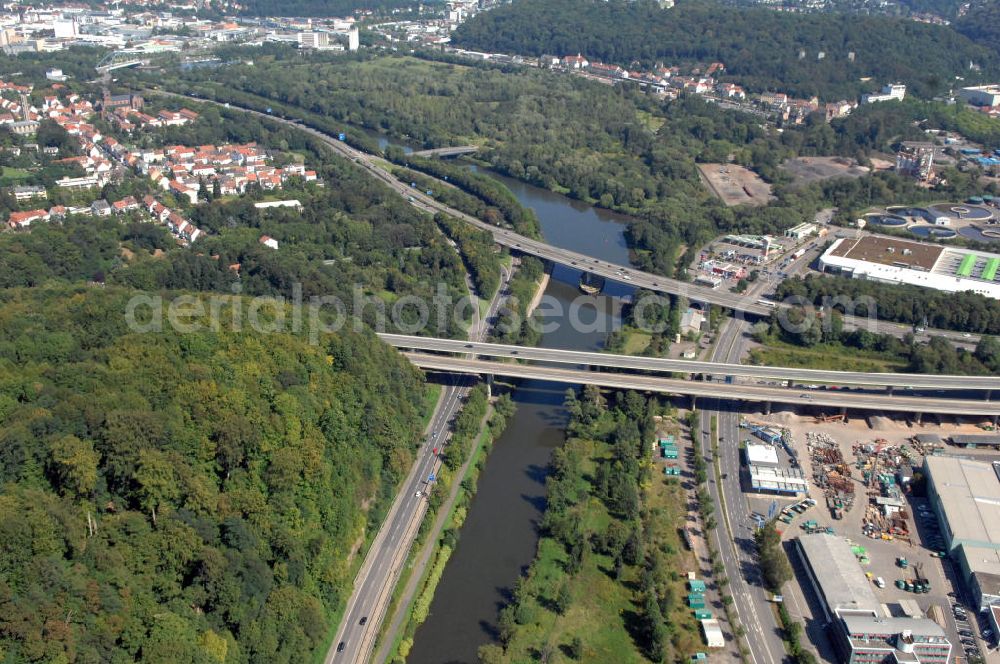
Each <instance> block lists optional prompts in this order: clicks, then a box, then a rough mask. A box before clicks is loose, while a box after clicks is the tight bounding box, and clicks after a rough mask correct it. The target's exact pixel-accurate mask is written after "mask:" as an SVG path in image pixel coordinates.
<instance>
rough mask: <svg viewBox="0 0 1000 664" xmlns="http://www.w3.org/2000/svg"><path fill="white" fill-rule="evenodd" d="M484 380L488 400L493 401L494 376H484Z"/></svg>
mask: <svg viewBox="0 0 1000 664" xmlns="http://www.w3.org/2000/svg"><path fill="white" fill-rule="evenodd" d="M483 379H484V380H485V381H486V398H487V399H492V398H493V381H494V376H493V374H486V375H485V376H483Z"/></svg>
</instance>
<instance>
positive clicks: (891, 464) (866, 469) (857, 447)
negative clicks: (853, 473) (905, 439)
mask: <svg viewBox="0 0 1000 664" xmlns="http://www.w3.org/2000/svg"><path fill="white" fill-rule="evenodd" d="M852 449H853V451H854V457H855V459H856V463H855V468H856V469H857V470H860V471H861V474H862V477H863V480H864V484H865V487H866V493H867V494H868V504H867V506H866V507H865V517H864V522H863V525H862V530H863V531H864V533H865V534H866V535H867V536H868V537H871V538H873V539H886V540H889V539H894V538H900V539H904V540H906V541H909V534H910V529H909V526H908V525H907V513H906V501H905V499H904V498H903V491H902V488H901V487H900V480H901V478H902V477H903V474H902V473H901V472H900V471H901V469H902V468H903V467H904V466H905V467H909V466H910V457H911V451H910V450H909V448H907V446H906V445H890V444H889V443H888V441H886V440H885V439H882V438H879V439H877V440H875V441H874V442H873V443H855V444H854V446H853V448H852Z"/></svg>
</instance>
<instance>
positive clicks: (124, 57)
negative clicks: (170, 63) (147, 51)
mask: <svg viewBox="0 0 1000 664" xmlns="http://www.w3.org/2000/svg"><path fill="white" fill-rule="evenodd" d="M148 62H149V60H148V59H145V58H142V57H141V52H140V51H112V52H111V53H108V54H107V55H105V56H104V57H103V58H101V60H100V62H98V63H97V65H95V67H94V69H96V70H97V72H98V73H99V74H106V73H108V72H110V71H114V70H116V69H125V68H126V67H137V66H139V65H144V64H147V63H148Z"/></svg>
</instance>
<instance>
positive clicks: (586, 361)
mask: <svg viewBox="0 0 1000 664" xmlns="http://www.w3.org/2000/svg"><path fill="white" fill-rule="evenodd" d="M379 336H380V337H381V338H382V340H383V341H385V342H387V343H389V344H392V345H393V346H395V347H397V348H404V349H410V350H420V351H434V352H448V353H475V354H476V355H479V356H488V357H493V358H511V359H520V360H533V361H539V362H549V363H556V364H573V365H589V366H598V367H614V368H618V369H635V370H640V371H659V372H674V373H690V374H711V375H714V376H716V377H720V378H721V377H723V376H727V375H730V376H741V377H746V378H754V379H758V378H772V379H778V380H789V381H796V382H800V383H803V382H804V383H810V384H811V383H824V384H830V385H867V386H878V387H886V386H893V387H899V388H905V387H910V388H924V389H929V390H975V389H982V390H992V389H994V388H1000V381H998V380H997V378H996V376H951V375H928V374H898V373H865V372H860V371H826V370H821V369H799V368H792V367H767V366H751V365H743V364H735V363H722V362H702V361H696V360H673V359H666V358H650V357H640V356H635V355H614V354H611V353H595V352H591V351H572V350H561V349H556V348H533V347H525V346H514V345H508V344H492V343H470V342H464V341H459V340H455V339H438V338H434V337H415V336H408V335H403V334H380V335H379Z"/></svg>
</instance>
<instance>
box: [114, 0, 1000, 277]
mask: <svg viewBox="0 0 1000 664" xmlns="http://www.w3.org/2000/svg"><path fill="white" fill-rule="evenodd" d="M501 9H502V8H501ZM489 13H490V14H492V13H493V12H489ZM768 14H769V15H774V14H773V13H771V12H769V13H768ZM234 57H235V53H234ZM428 57H429V56H428ZM123 76H125V77H133V76H134V77H142V76H144V74H141V73H126V74H123ZM157 82H158V83H159V84H162V85H163V86H164V87H166V88H168V89H174V90H177V91H181V92H191V93H195V94H198V95H202V96H207V97H209V98H214V99H219V100H221V101H231V102H233V103H237V104H248V105H250V106H252V107H254V108H259V109H261V110H263V109H266V108H271V109H272V111H273V112H274V113H275V114H282V115H287V116H291V117H301V118H302V119H303V120H304V121H306V122H307V123H308V124H309V125H311V126H315V127H317V128H318V129H322V130H324V131H327V132H331V133H334V134H335V133H336V132H341V131H343V132H345V139H346V140H347V141H348V142H349V143H352V144H356V145H358V146H360V147H362V148H363V149H366V150H368V151H374V152H378V147H377V146H376V145H374V141H373V140H372V139H371V137H370V136H367V135H366V134H364V133H363V132H360V131H359V130H357V129H352V128H351V127H352V126H354V127H365V128H368V129H372V130H376V131H379V132H383V133H386V134H388V135H390V136H394V137H397V138H400V139H405V140H408V141H411V142H416V143H418V144H421V145H424V146H427V147H438V146H444V145H465V144H475V145H477V146H479V151H478V152H477V154H476V160H477V162H479V163H482V164H485V165H488V166H489V167H490V168H493V169H495V170H497V171H499V172H501V173H504V174H506V175H510V176H512V177H514V178H517V179H520V180H523V181H526V182H530V183H532V184H535V185H537V186H541V187H544V188H546V189H549V190H552V191H555V192H559V193H564V194H566V195H568V196H570V197H573V198H576V199H579V200H581V201H584V202H587V203H590V204H595V205H599V206H602V207H607V208H611V209H615V210H617V211H620V212H623V213H626V214H628V215H630V216H631V217H632V219H631V221H630V223H629V228H628V235H627V238H628V240H629V244H630V247H631V249H632V251H633V260H634V262H635V263H636V264H637V266H639V267H641V268H643V269H645V270H648V271H652V272H657V273H659V274H663V275H666V276H682V271H681V270H679V269H678V267H677V266H678V263H681V264H687V262H688V260H690V259H692V258H693V257H692V256H690V255H685V257H684V260H680V261H679V260H678V259H679V258H680V256H679V254H680V252H681V251H682V250H684V249H685V248H687V251H693V249H691V248H695V247H700V246H703V245H704V244H705V243H706V242H708V241H710V240H711V239H713V238H715V237H717V236H718V235H719V234H720V233H727V232H743V233H752V234H762V233H780V232H781V230H782V229H784V228H787V227H790V226H792V225H794V224H796V223H799V222H801V220H802V219H805V218H811V217H812V216H813V215H814V214H815V213H816V212H817V211H818V210H820V209H821V208H824V207H830V206H836V207H838V208H839V209H840V214H839V216H838V219H839V220H842V221H843V220H853V217H852V215H855V214H856V213H858V212H860V211H862V210H864V209H867V208H869V207H870V206H872V205H887V204H894V203H898V202H899V201H912V202H922V201H926V200H928V199H929V198H931V197H936V198H938V199H941V198H958V199H962V198H964V197H966V196H969V195H973V194H983V193H991V192H994V189H991V188H989V187H985V186H984V185H982V184H981V183H980V182H979V181H978V179H977V178H976V177H975V174H974V173H969V174H964V173H960V172H958V171H957V170H956V169H946V170H945V172H944V173H943V175H944V179H945V181H946V182H947V183H948V184H947V185H945V186H944V188H943V189H941V190H935V191H930V192H929V191H927V190H925V189H922V188H919V187H917V186H916V184H915V183H914V182H913V181H912V180H910V179H907V178H902V177H898V176H896V175H895V174H892V173H877V174H874V175H872V176H868V177H864V178H860V179H857V180H851V179H833V180H826V181H823V182H819V183H814V184H811V185H807V186H790V182H791V180H790V178H789V177H788V175H787V174H785V173H784V171H782V169H781V168H780V166H781V164H782V163H783V162H784V161H785V160H786V159H787V158H789V157H795V156H802V155H842V156H848V157H857V158H860V159H861V160H866V159H867V158H868V155H870V154H871V152H872V151H874V150H877V149H878V150H881V149H885V147H886V145H887V144H891V143H892V142H893V141H895V140H900V139H902V138H906V137H912V136H911V134H913V135H915V134H914V132H915V133H916V134H920V135H922V132H920V129H919V128H917V127H914V126H912V123H900V122H897V121H894V120H891V117H890V116H891V114H890V116H886V117H883V116H884V115H885V114H886V113H888V111H886V112H882V111H878V110H871V109H870V108H867V107H866V108H863V109H859V110H858V111H857V112H856V114H852V115H851V116H850V117H848V118H846V119H844V120H837V121H835V122H833V123H832V124H830V125H827V124H826V123H824V122H822V121H820V120H817V121H815V122H813V121H810V122H807V123H806V124H804V125H802V126H795V127H786V128H784V131H783V132H782V133H778V132H775V131H773V130H772V129H768V128H767V127H766V126H764V125H762V124H761V122H760V119H759V118H757V117H756V116H752V115H749V114H744V113H739V112H733V111H728V110H724V109H721V108H719V107H718V106H716V105H714V104H710V103H707V102H706V101H704V100H702V99H701V98H699V97H697V96H689V95H685V96H682V97H681V98H680V99H678V100H675V101H664V100H662V99H660V98H658V97H656V96H655V95H652V94H649V93H647V92H644V91H642V90H640V89H639V88H638V87H636V86H631V85H617V86H607V85H603V84H600V83H597V82H594V81H588V80H585V79H583V78H581V77H578V76H570V75H560V74H555V73H552V72H547V71H538V70H535V69H533V68H516V67H507V68H500V67H496V66H490V65H487V64H473V63H465V64H457V63H453V62H438V61H432V60H430V59H419V58H415V57H401V56H394V55H393V56H384V55H383V56H373V55H352V56H340V57H337V58H334V59H331V57H330V56H326V55H313V54H309V55H302V54H301V53H298V52H295V51H293V50H291V49H288V50H287V51H276V52H275V53H274V55H273V60H270V59H268V60H264V61H260V62H256V63H255V64H254V65H253V66H252V67H250V66H246V65H232V66H229V67H226V68H222V69H213V70H211V72H207V71H201V70H194V71H191V72H185V73H182V74H177V73H169V74H167V75H166V76H164V77H161V78H160V79H158V81H157ZM137 84H138V82H137ZM872 106H877V105H872ZM906 108H910V107H906ZM934 109H935V112H939V113H940V114H941V118H940V119H941V121H942V122H944V121H946V120H949V117H950V116H949V113H954V111H940V110H939V109H937V107H936V106H935V107H934ZM911 110H912V109H911ZM909 112H910V111H907V113H909ZM912 112H913V113H916V112H918V111H917V110H912ZM855 115H857V117H855ZM973 115H975V114H973ZM935 117H937V116H935ZM954 121H955V122H959V123H961V124H963V126H966V127H967V128H970V129H974V128H975V127H979V125H980V124H981V123H982V122H984V121H985V122H986V123H987V124H985V125H982V126H981V127H979V131H980V133H984V134H986V133H988V132H991V131H993V129H994V127H993V125H996V128H998V129H1000V122H998V121H996V120H993V119H990V118H984V119H980V118H973V117H969V116H968V114H960V115H958V116H956V118H954ZM885 127H888V129H886V128H885ZM872 135H875V136H876V138H875V139H872V138H870V137H871V136H872ZM386 154H387V155H388V156H389V157H390V158H391V159H392V161H394V162H396V163H399V164H400V165H403V166H404V167H406V166H408V167H409V168H410V169H411V170H421V171H423V172H426V173H428V174H430V175H434V176H436V177H441V178H445V177H447V178H448V181H449V182H451V183H452V184H455V185H456V186H458V187H459V188H461V189H462V190H463V191H465V192H466V193H469V194H472V195H475V196H476V197H477V198H479V199H480V201H482V204H483V205H485V206H486V208H485V209H484V210H483V215H484V218H495V220H496V222H497V223H506V224H508V225H510V226H512V227H514V228H516V229H518V230H520V231H522V232H528V231H530V230H531V229H532V227H533V224H532V223H531V219H530V218H527V219H525V218H523V217H521V214H522V212H521V209H520V208H519V207H515V206H512V205H511V203H512V202H514V201H513V198H512V197H511V195H510V193H509V192H507V191H505V190H503V188H502V187H499V185H497V184H496V183H495V182H490V179H489V178H488V177H487V176H485V175H483V174H476V173H472V172H470V170H469V169H468V168H466V167H463V166H461V165H460V164H455V163H452V162H449V161H447V160H441V159H422V158H419V157H412V156H408V155H405V154H404V153H403V151H402V150H399V149H395V148H391V147H390V148H387V151H386ZM729 159H732V160H733V161H734V162H735V163H737V164H740V165H742V166H746V167H748V168H751V169H752V170H754V171H755V172H757V173H758V174H760V175H761V176H762V177H763V178H764V179H765V180H767V181H769V182H771V183H772V184H773V185H774V189H773V193H774V196H775V198H774V200H773V201H772V202H770V203H769V204H768V205H765V206H760V207H749V206H737V207H733V208H730V207H726V206H725V205H723V204H722V203H721V202H720V201H718V200H717V199H715V198H714V197H713V196H712V195H711V194H710V193H709V191H708V190H707V189H706V188H705V187H704V185H703V183H702V181H701V178H700V175H699V173H698V169H697V164H698V163H718V162H725V161H727V160H729ZM433 189H434V190H435V191H438V190H440V189H441V186H440V185H439V186H436V187H434V188H433ZM491 208H492V209H494V211H492V212H491V211H490V210H491ZM529 234H531V233H529Z"/></svg>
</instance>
